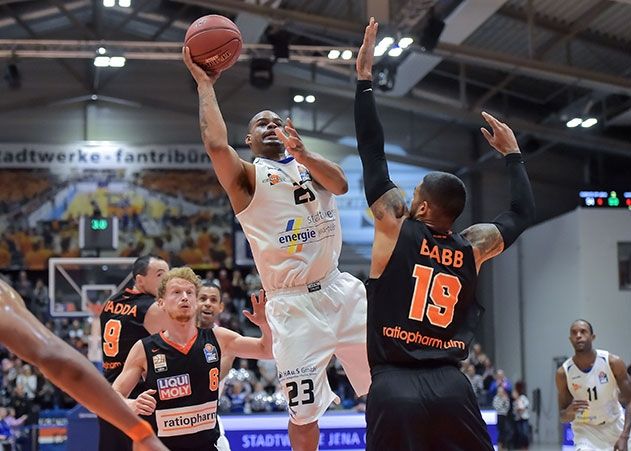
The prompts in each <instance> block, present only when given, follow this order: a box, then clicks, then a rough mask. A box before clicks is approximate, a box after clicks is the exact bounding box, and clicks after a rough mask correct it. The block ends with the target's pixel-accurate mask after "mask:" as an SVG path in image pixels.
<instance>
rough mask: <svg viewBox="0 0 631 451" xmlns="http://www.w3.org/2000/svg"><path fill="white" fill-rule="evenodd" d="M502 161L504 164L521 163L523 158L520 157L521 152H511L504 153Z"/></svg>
mask: <svg viewBox="0 0 631 451" xmlns="http://www.w3.org/2000/svg"><path fill="white" fill-rule="evenodd" d="M504 161H505V162H506V166H510V165H511V164H513V163H523V162H524V160H523V159H522V158H521V152H511V153H509V154H506V156H505V157H504Z"/></svg>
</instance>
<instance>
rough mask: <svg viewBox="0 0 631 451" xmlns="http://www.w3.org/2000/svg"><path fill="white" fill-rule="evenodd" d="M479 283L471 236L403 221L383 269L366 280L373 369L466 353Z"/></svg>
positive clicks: (474, 320)
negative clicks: (379, 274) (435, 230)
mask: <svg viewBox="0 0 631 451" xmlns="http://www.w3.org/2000/svg"><path fill="white" fill-rule="evenodd" d="M476 284H477V271H476V266H475V258H474V256H473V248H472V246H471V244H470V243H469V241H467V240H466V239H465V238H463V237H462V236H461V235H459V234H454V233H450V234H444V233H438V232H434V231H432V230H431V229H429V228H428V227H427V226H426V225H425V224H424V223H423V222H421V221H417V220H412V219H406V220H405V221H403V224H402V226H401V232H400V233H399V238H398V240H397V243H396V245H395V247H394V250H393V252H392V256H391V257H390V261H389V262H388V264H387V265H386V268H385V270H384V272H383V274H382V275H381V277H379V278H378V279H369V281H368V283H367V295H368V361H369V363H370V367H371V369H375V367H377V366H380V365H394V366H404V367H410V368H414V367H418V366H423V364H424V363H426V362H427V361H452V362H457V361H459V360H462V359H464V358H466V357H467V355H468V353H469V349H468V348H469V343H470V342H471V340H472V338H473V330H474V329H475V326H476V325H477V322H478V320H479V317H480V312H481V308H480V306H479V305H478V304H477V302H476V301H475V288H476Z"/></svg>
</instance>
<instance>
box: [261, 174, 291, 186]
mask: <svg viewBox="0 0 631 451" xmlns="http://www.w3.org/2000/svg"><path fill="white" fill-rule="evenodd" d="M287 181H288V180H287V178H286V177H284V176H283V175H282V174H275V173H273V172H268V173H267V178H266V179H265V180H263V183H269V184H270V186H274V185H278V184H279V183H282V182H287Z"/></svg>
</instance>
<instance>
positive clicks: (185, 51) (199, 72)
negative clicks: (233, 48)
mask: <svg viewBox="0 0 631 451" xmlns="http://www.w3.org/2000/svg"><path fill="white" fill-rule="evenodd" d="M182 59H183V60H184V64H186V67H188V70H189V72H190V73H191V75H192V76H193V78H194V79H195V81H196V82H197V86H200V85H204V84H211V85H214V84H215V82H216V81H217V80H218V79H219V75H221V74H220V73H219V72H213V73H207V72H206V71H205V70H204V69H202V68H201V67H200V66H199V65H197V64H195V62H194V61H193V58H191V49H189V48H188V47H182Z"/></svg>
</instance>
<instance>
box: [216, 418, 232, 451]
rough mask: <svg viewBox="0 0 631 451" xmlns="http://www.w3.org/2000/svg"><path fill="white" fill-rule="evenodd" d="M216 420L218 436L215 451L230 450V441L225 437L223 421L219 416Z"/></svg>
mask: <svg viewBox="0 0 631 451" xmlns="http://www.w3.org/2000/svg"><path fill="white" fill-rule="evenodd" d="M217 422H218V423H219V434H220V435H219V438H218V439H217V443H216V444H215V446H216V447H217V451H230V443H229V442H228V439H227V438H226V431H225V430H224V428H223V423H222V422H221V418H219V417H217Z"/></svg>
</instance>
